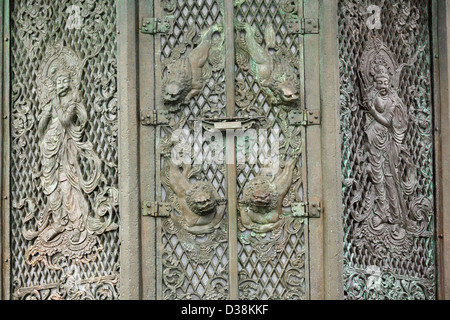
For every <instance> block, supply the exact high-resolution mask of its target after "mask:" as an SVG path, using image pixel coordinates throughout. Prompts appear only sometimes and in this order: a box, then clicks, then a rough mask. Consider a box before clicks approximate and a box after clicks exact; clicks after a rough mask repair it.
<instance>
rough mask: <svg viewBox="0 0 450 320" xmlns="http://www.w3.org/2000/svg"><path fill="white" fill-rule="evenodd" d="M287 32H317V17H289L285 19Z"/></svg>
mask: <svg viewBox="0 0 450 320" xmlns="http://www.w3.org/2000/svg"><path fill="white" fill-rule="evenodd" d="M287 28H288V31H289V33H297V34H318V33H319V19H317V18H301V19H300V18H290V19H288V20H287Z"/></svg>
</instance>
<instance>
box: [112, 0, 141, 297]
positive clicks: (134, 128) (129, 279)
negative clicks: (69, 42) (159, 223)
mask: <svg viewBox="0 0 450 320" xmlns="http://www.w3.org/2000/svg"><path fill="white" fill-rule="evenodd" d="M116 5H117V8H116V10H117V30H118V38H117V48H118V49H117V50H118V51H117V61H118V69H117V80H118V101H119V210H120V227H119V233H120V282H119V283H120V298H121V299H122V300H138V299H141V298H142V277H141V269H142V267H141V257H142V254H141V241H140V235H141V232H140V231H141V229H140V225H141V219H140V217H141V208H140V195H139V189H140V185H139V177H140V175H139V162H138V155H139V129H140V128H139V126H140V122H139V99H138V92H139V83H138V70H139V61H138V57H139V41H138V40H139V39H138V36H137V33H138V31H139V29H138V23H139V22H138V2H136V1H134V0H128V1H117V3H116Z"/></svg>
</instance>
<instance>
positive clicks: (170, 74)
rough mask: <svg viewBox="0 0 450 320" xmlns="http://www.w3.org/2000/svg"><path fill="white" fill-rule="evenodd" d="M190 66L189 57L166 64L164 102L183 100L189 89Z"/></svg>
mask: <svg viewBox="0 0 450 320" xmlns="http://www.w3.org/2000/svg"><path fill="white" fill-rule="evenodd" d="M191 82H192V76H191V66H190V62H189V59H186V58H184V59H180V60H176V61H173V62H172V63H170V64H169V65H168V66H167V72H166V75H165V77H164V82H163V90H164V92H163V99H164V103H165V104H176V103H179V102H183V101H184V99H185V98H186V96H187V94H188V93H189V91H190V90H191Z"/></svg>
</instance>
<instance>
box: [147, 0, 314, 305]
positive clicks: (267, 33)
mask: <svg viewBox="0 0 450 320" xmlns="http://www.w3.org/2000/svg"><path fill="white" fill-rule="evenodd" d="M154 17H156V18H147V17H143V18H142V25H141V31H142V32H143V33H144V34H147V33H150V34H152V36H150V37H151V38H150V39H151V40H149V39H147V41H148V44H149V47H150V48H149V50H154V51H153V52H154V54H153V55H152V58H153V59H154V61H155V64H154V66H155V70H154V72H153V74H154V75H155V76H154V78H153V80H149V81H148V82H147V84H150V85H151V83H152V82H153V87H154V88H155V94H154V96H152V97H150V100H151V99H154V100H153V101H154V103H153V102H151V101H150V102H148V101H146V102H145V103H144V105H146V107H144V108H143V109H142V112H141V124H142V127H141V130H142V132H143V134H142V135H147V134H148V135H149V136H150V135H153V137H154V141H155V142H154V144H153V145H152V144H150V147H149V145H148V144H142V145H141V150H142V151H141V157H142V159H141V166H142V167H146V168H148V166H152V165H153V166H154V171H153V172H154V176H152V177H147V178H145V177H143V178H142V179H143V180H144V182H143V183H144V185H146V186H148V187H149V188H150V189H147V191H145V190H142V192H143V195H142V199H144V201H143V202H142V210H143V213H144V215H145V217H144V218H143V223H144V225H146V226H148V227H145V226H144V227H143V229H142V232H145V233H147V232H148V231H147V230H148V229H147V228H154V229H153V230H154V232H153V235H154V236H155V237H156V239H155V242H156V244H155V245H156V251H155V252H154V255H155V256H156V268H155V272H154V273H151V272H150V273H149V272H148V271H145V270H144V271H143V272H144V277H146V274H148V275H147V276H148V279H149V280H148V281H149V282H152V283H153V284H154V288H155V289H154V290H156V294H155V297H156V298H157V299H308V298H309V295H310V293H309V239H308V237H309V235H308V220H309V218H308V216H309V215H314V216H316V217H319V216H320V210H321V208H320V205H321V204H320V199H319V198H316V199H309V201H308V193H307V173H306V172H307V171H306V167H307V161H308V160H307V154H306V132H307V130H308V128H307V126H308V125H311V126H315V125H317V124H319V122H320V119H319V116H318V113H317V112H316V111H318V110H314V111H312V110H310V112H307V110H306V106H305V95H304V90H305V89H304V72H303V41H304V38H303V37H304V35H303V34H302V33H305V31H304V28H302V27H303V26H304V25H305V21H304V19H302V18H303V2H302V1H283V0H279V1H276V0H274V1H266V0H258V1H234V2H233V1H222V0H200V1H154ZM302 22H303V23H302ZM307 26H308V27H309V31H308V32H309V33H311V36H317V34H316V33H317V28H318V26H317V19H309V20H308V22H307ZM152 45H153V48H154V49H152V48H151V46H152ZM152 58H150V59H152ZM144 83H145V82H144ZM141 86H144V84H142V82H141ZM150 96H151V95H150ZM141 99H142V97H141ZM150 140H153V138H148V142H150ZM153 152H155V156H154V158H153V156H151V154H152V153H153ZM147 172H148V173H149V175H152V174H151V172H152V170H151V169H148V171H147ZM144 175H145V173H144ZM153 177H154V178H153ZM153 192H154V193H153ZM152 217H153V218H152ZM151 219H155V220H156V224H154V225H153V224H152V222H151V221H152V220H151ZM145 237H146V239H149V237H150V236H149V235H146V236H145ZM149 255H150V253H149ZM151 265H152V264H151V263H149V264H148V265H147V266H148V267H151ZM155 279H156V280H155ZM151 286H152V285H148V287H151ZM148 290H150V291H151V290H153V289H151V288H150V289H148Z"/></svg>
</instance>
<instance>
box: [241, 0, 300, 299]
mask: <svg viewBox="0 0 450 320" xmlns="http://www.w3.org/2000/svg"><path fill="white" fill-rule="evenodd" d="M301 5H302V4H301V2H300V1H267V0H258V1H239V3H238V4H237V5H236V6H235V12H234V15H235V19H236V26H235V28H236V41H235V42H236V49H235V50H236V114H238V115H241V116H246V117H252V116H253V117H257V116H261V117H262V118H263V119H264V120H261V124H260V127H259V130H258V134H257V136H255V137H254V141H253V143H254V145H257V146H258V148H253V149H252V147H250V150H249V151H248V152H247V153H245V152H241V153H239V151H238V167H237V187H238V197H239V202H240V205H239V207H240V216H239V230H240V232H239V241H238V248H239V253H238V254H239V266H238V270H239V294H240V297H241V298H242V299H306V298H307V297H308V289H307V280H306V277H305V270H306V269H305V268H306V263H307V261H306V260H307V255H308V253H307V230H308V228H307V220H306V219H303V218H298V217H293V215H292V213H293V207H294V205H295V203H299V202H303V201H304V194H303V192H304V191H305V190H304V187H305V185H304V180H303V164H304V163H305V162H304V159H305V158H304V156H305V154H304V152H303V137H304V128H302V127H300V126H292V125H291V124H290V121H289V112H290V111H292V110H299V109H301V108H302V107H303V99H302V97H303V94H302V87H301V83H302V80H301V76H302V75H301V72H300V70H301V61H302V56H301V54H300V53H301V50H302V48H303V46H302V40H303V39H302V37H301V36H299V35H298V34H295V33H292V32H291V31H290V29H289V26H288V24H289V21H291V20H292V19H297V20H298V19H299V12H300V11H299V10H301V9H302V8H301V7H300V6H301ZM269 65H270V66H271V67H272V70H271V73H270V74H267V73H266V72H264V71H263V70H265V69H266V68H267V67H268V66H269ZM267 69H268V68H267ZM239 143H240V144H241V145H239ZM254 145H253V144H250V146H254ZM244 146H245V141H244V140H242V141H239V142H238V147H241V148H242V150H244V148H243V147H244ZM274 151H275V152H274ZM239 157H242V158H244V157H247V159H246V161H242V164H240V162H239V160H240V158H239ZM244 163H245V164H244ZM273 168H277V169H276V170H275V171H272V172H271V170H273ZM268 181H270V183H269V182H268ZM264 183H267V185H266V188H269V189H270V188H271V186H272V188H271V192H277V193H279V194H278V197H279V200H280V201H281V202H282V204H281V207H283V210H282V211H283V216H282V217H281V218H280V219H279V220H277V219H274V220H273V221H275V220H277V221H276V222H273V223H272V224H270V223H267V222H265V223H263V224H260V225H259V226H258V225H254V224H252V223H249V221H247V222H245V220H243V219H245V217H243V214H244V213H245V212H246V211H251V209H250V208H251V205H249V202H250V201H251V198H252V193H253V195H254V194H255V191H256V192H258V191H257V190H258V187H257V185H258V184H261V185H263V184H264ZM272 183H273V184H274V185H276V186H277V188H273V185H271V184H272ZM281 185H286V190H283V187H280V186H281ZM275 190H276V191H275ZM275 198H276V196H273V197H272V200H274V199H275ZM255 212H256V211H255ZM265 218H268V214H265ZM269 225H273V226H271V227H268V226H269ZM266 229H267V230H266Z"/></svg>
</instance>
